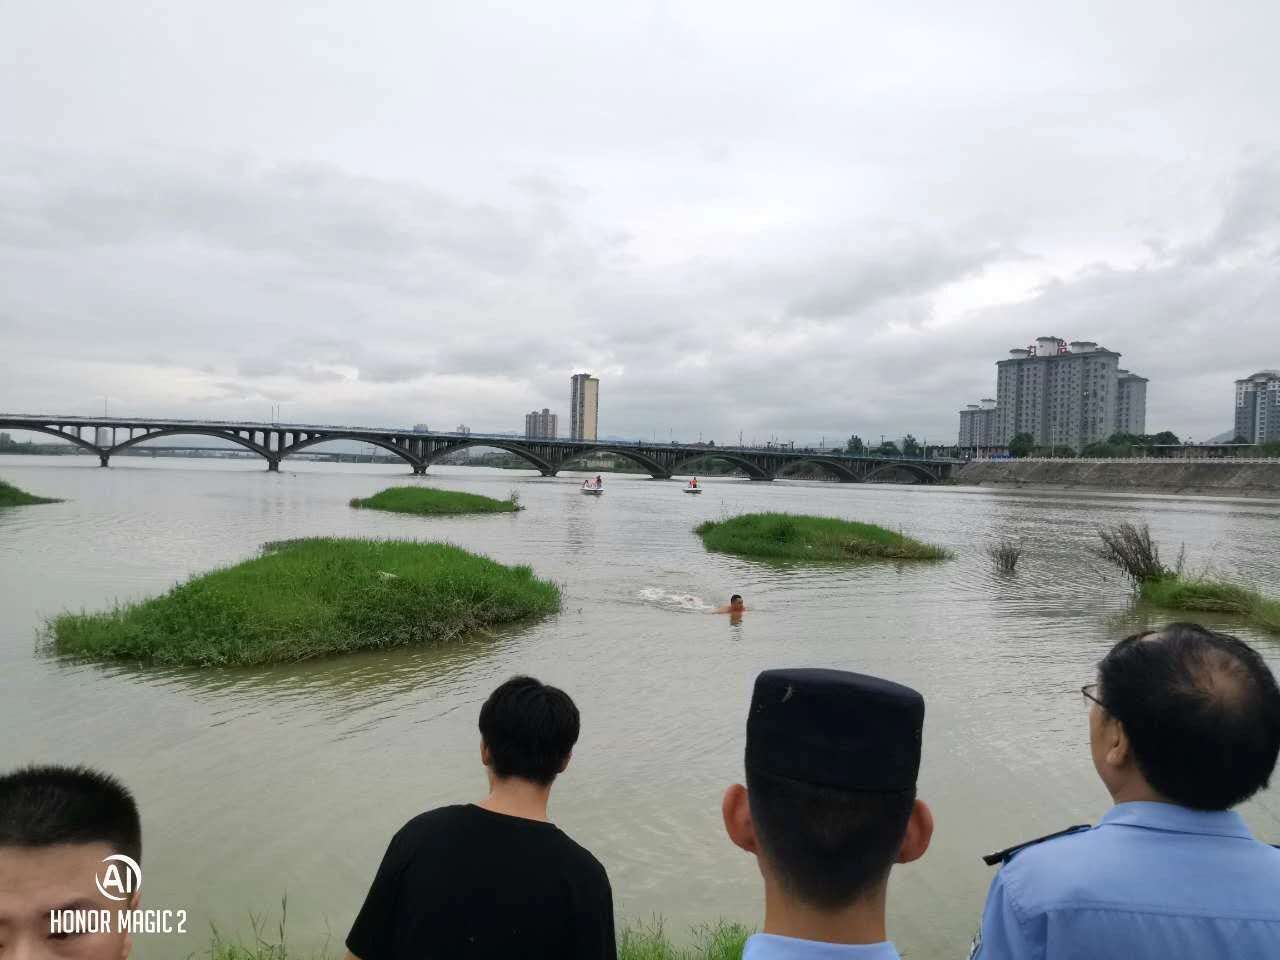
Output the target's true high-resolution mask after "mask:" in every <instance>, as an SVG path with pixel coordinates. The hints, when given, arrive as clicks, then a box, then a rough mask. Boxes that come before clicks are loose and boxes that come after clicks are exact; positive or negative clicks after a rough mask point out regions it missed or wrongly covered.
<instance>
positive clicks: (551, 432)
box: [524, 407, 560, 440]
mask: <svg viewBox="0 0 1280 960" xmlns="http://www.w3.org/2000/svg"><path fill="white" fill-rule="evenodd" d="M559 419H560V418H559V417H557V416H556V415H555V414H554V413H552V412H551V411H550V410H548V409H547V408H546V407H543V408H542V412H541V413H539V412H538V411H537V410H531V411H529V412H528V413H526V414H525V415H524V435H525V437H526V438H528V439H529V440H554V439H555V438H556V437H557V436H558V434H559Z"/></svg>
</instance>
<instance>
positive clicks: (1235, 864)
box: [970, 623, 1280, 960]
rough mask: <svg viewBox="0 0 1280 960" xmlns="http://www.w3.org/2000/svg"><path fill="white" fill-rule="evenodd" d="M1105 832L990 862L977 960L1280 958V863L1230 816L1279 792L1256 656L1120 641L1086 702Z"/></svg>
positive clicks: (1198, 629)
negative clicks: (1273, 788)
mask: <svg viewBox="0 0 1280 960" xmlns="http://www.w3.org/2000/svg"><path fill="white" fill-rule="evenodd" d="M1081 693H1082V694H1084V698H1085V702H1086V703H1088V704H1089V743H1090V747H1091V748H1092V753H1093V766H1094V769H1095V770H1096V771H1097V773H1098V777H1099V779H1100V780H1101V781H1102V784H1103V786H1105V787H1106V789H1107V792H1108V793H1109V794H1110V795H1111V798H1112V800H1113V801H1114V804H1115V805H1114V806H1112V808H1111V809H1110V810H1109V811H1107V813H1106V815H1104V816H1103V817H1102V819H1101V821H1100V822H1099V823H1098V825H1097V826H1095V827H1093V828H1092V829H1090V828H1089V827H1087V826H1081V827H1073V828H1071V829H1069V830H1064V831H1060V832H1059V833H1057V834H1051V835H1050V836H1048V837H1042V838H1041V839H1040V840H1033V841H1031V842H1030V843H1023V844H1020V845H1018V846H1016V847H1011V848H1009V849H1008V850H1002V851H1000V852H999V853H993V854H991V855H990V856H988V857H984V858H983V859H985V860H986V861H987V863H989V864H992V865H994V864H996V863H999V864H1002V866H1001V867H1000V872H999V873H997V874H996V876H995V879H994V880H993V881H992V883H991V890H990V892H989V893H988V895H987V904H986V909H985V910H984V911H983V915H982V926H981V927H980V929H979V934H978V937H977V938H976V939H975V940H974V943H973V947H972V950H971V952H970V956H971V957H975V958H978V960H1022V958H1024V957H1025V958H1035V960H1077V958H1085V957H1087V958H1089V960H1207V958H1211V957H1212V958H1217V957H1230V958H1232V960H1263V958H1268V960H1276V958H1277V957H1280V850H1274V849H1272V848H1271V847H1269V846H1267V845H1266V844H1265V843H1262V842H1261V841H1259V840H1257V839H1255V838H1254V836H1253V835H1252V834H1251V833H1250V832H1249V828H1248V826H1246V825H1245V822H1244V819H1243V818H1242V817H1241V816H1240V814H1238V813H1236V812H1235V811H1234V810H1232V809H1231V808H1232V807H1234V806H1236V805H1237V804H1240V803H1243V802H1244V801H1245V800H1247V799H1249V797H1251V796H1253V795H1254V794H1255V793H1257V792H1258V791H1259V790H1262V789H1264V788H1265V787H1266V786H1267V783H1268V781H1269V780H1270V778H1271V774H1272V772H1273V771H1274V770H1275V766H1276V757H1277V754H1278V753H1280V687H1277V684H1276V679H1275V677H1274V676H1273V675H1272V673H1271V670H1270V669H1269V668H1268V667H1267V664H1266V661H1264V660H1263V659H1262V657H1261V656H1259V655H1258V653H1257V651H1255V650H1254V649H1253V648H1251V647H1250V646H1249V645H1248V644H1246V643H1244V642H1242V641H1241V640H1238V639H1236V638H1235V637H1232V636H1228V635H1226V634H1222V633H1215V632H1213V631H1211V630H1206V629H1205V628H1204V627H1202V626H1200V625H1198V624H1194V623H1174V624H1170V625H1169V626H1167V627H1165V628H1164V629H1163V630H1158V631H1151V632H1144V633H1138V634H1134V635H1133V636H1130V637H1126V638H1125V639H1124V640H1121V641H1120V642H1119V643H1117V644H1116V645H1115V646H1114V647H1112V648H1111V651H1110V652H1109V653H1108V654H1107V655H1106V656H1105V657H1103V658H1102V661H1101V662H1100V663H1099V664H1098V676H1097V682H1096V683H1088V684H1085V686H1084V687H1083V688H1082V689H1081Z"/></svg>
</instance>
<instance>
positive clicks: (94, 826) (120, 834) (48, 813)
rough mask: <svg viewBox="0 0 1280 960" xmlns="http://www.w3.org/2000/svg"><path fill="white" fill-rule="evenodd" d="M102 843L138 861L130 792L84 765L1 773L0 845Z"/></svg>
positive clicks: (135, 815)
mask: <svg viewBox="0 0 1280 960" xmlns="http://www.w3.org/2000/svg"><path fill="white" fill-rule="evenodd" d="M89 843H102V844H106V845H107V846H108V847H110V848H111V849H112V850H113V851H114V852H116V853H123V854H125V855H127V856H129V857H131V858H132V859H133V860H135V861H137V862H141V861H142V826H141V822H140V820H139V818H138V806H137V804H136V803H135V802H134V799H133V795H132V794H130V793H129V791H128V790H127V789H126V788H125V787H124V786H123V785H122V784H121V783H120V782H119V781H118V780H116V779H115V778H114V777H110V776H108V775H106V774H104V773H98V772H96V771H94V770H90V769H88V768H86V767H56V766H45V767H26V768H23V769H19V770H15V771H14V772H12V773H7V774H3V775H0V848H3V847H50V846H55V845H58V844H89Z"/></svg>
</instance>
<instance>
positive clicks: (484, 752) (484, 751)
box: [480, 740, 491, 767]
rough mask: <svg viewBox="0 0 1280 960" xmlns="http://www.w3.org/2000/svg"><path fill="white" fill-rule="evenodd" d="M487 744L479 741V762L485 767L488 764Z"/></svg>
mask: <svg viewBox="0 0 1280 960" xmlns="http://www.w3.org/2000/svg"><path fill="white" fill-rule="evenodd" d="M490 760H491V758H490V756H489V745H488V744H487V743H485V742H484V741H483V740H481V741H480V762H481V763H483V764H484V765H485V766H486V767H487V766H489V764H490Z"/></svg>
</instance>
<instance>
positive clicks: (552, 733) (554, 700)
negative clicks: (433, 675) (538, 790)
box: [480, 677, 580, 786]
mask: <svg viewBox="0 0 1280 960" xmlns="http://www.w3.org/2000/svg"><path fill="white" fill-rule="evenodd" d="M579 728H580V721H579V717H578V708H577V706H576V705H575V704H574V702H573V700H572V699H570V697H569V695H568V694H567V693H565V692H564V691H563V690H560V689H558V688H556V687H551V686H547V685H546V684H544V683H540V682H539V681H537V680H535V679H534V678H533V677H512V678H511V679H510V680H508V681H507V682H506V683H504V684H502V686H500V687H498V689H496V690H494V691H493V693H491V694H490V695H489V699H488V700H486V701H485V703H484V706H483V707H481V708H480V736H481V737H482V738H483V739H484V744H485V746H486V747H488V749H489V761H490V766H491V768H492V770H493V773H494V776H496V777H498V778H500V779H505V778H507V777H518V778H520V779H522V780H529V781H532V782H534V783H539V784H542V785H543V786H547V785H549V784H550V783H551V782H552V781H553V780H555V778H556V775H557V774H558V773H559V772H560V771H561V770H563V769H564V765H565V763H566V762H568V759H569V754H570V753H571V752H572V751H573V745H574V744H575V743H577V742H578V732H579Z"/></svg>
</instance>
